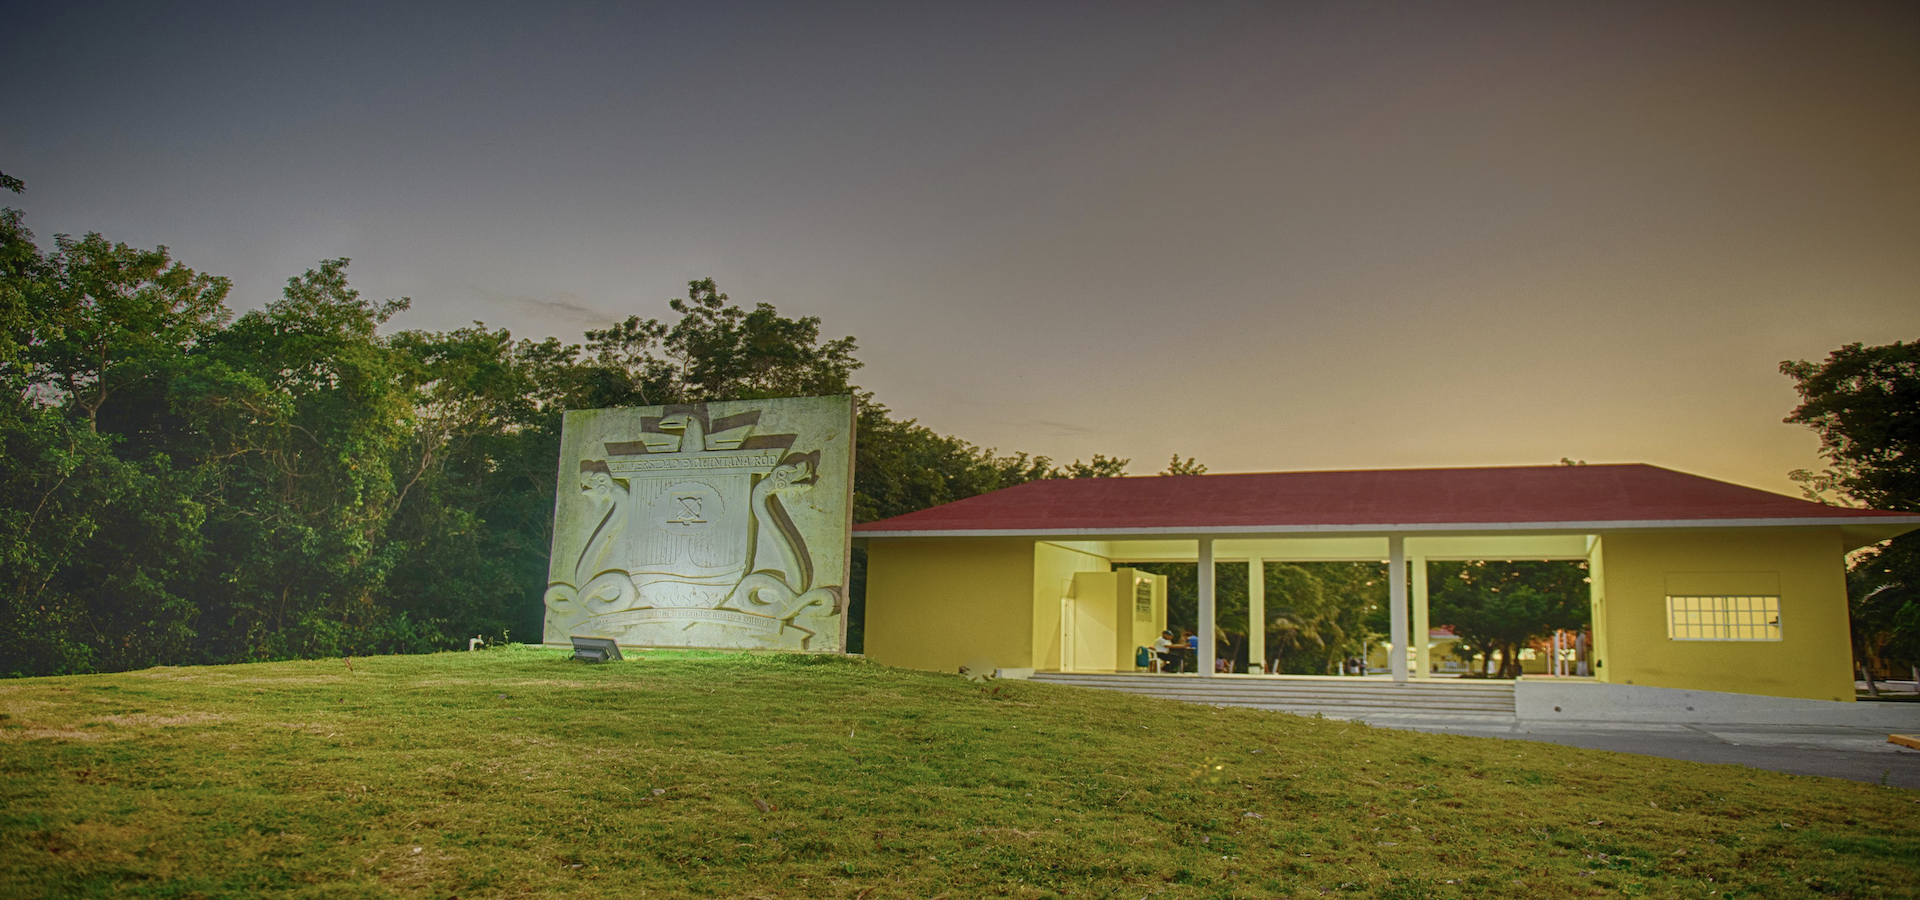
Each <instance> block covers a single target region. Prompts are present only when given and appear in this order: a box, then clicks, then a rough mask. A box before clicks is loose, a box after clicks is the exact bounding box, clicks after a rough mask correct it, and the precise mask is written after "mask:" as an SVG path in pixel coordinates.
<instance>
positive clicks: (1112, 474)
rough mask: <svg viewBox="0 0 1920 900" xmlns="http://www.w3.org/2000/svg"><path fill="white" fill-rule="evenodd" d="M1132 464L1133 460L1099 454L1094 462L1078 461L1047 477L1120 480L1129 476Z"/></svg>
mask: <svg viewBox="0 0 1920 900" xmlns="http://www.w3.org/2000/svg"><path fill="white" fill-rule="evenodd" d="M1042 459H1044V457H1042ZM1130 462H1133V460H1130V459H1121V458H1119V457H1114V456H1105V455H1102V454H1099V453H1095V454H1094V455H1093V459H1092V461H1090V462H1081V461H1079V460H1077V459H1076V460H1074V461H1073V462H1071V463H1068V464H1067V465H1065V466H1062V467H1061V468H1059V469H1057V470H1055V471H1052V472H1049V473H1047V477H1048V478H1118V477H1120V476H1122V475H1125V474H1127V463H1130Z"/></svg>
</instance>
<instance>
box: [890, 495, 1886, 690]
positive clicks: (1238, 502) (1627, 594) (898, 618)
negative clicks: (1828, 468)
mask: <svg viewBox="0 0 1920 900" xmlns="http://www.w3.org/2000/svg"><path fill="white" fill-rule="evenodd" d="M1917 527H1920V515H1915V514H1911V513H1901V512H1889V511H1885V510H1871V509H1850V508H1844V507H1835V506H1825V505H1822V504H1818V503H1812V502H1809V501H1805V500H1800V499H1796V498H1793V497H1787V496H1783V495H1780V494H1774V493H1770V492H1767V491H1762V490H1757V489H1754V488H1748V487H1742V486H1739V485H1735V484H1729V483H1726V482H1722V481H1716V480H1713V479H1710V478H1703V477H1701V476H1697V475H1690V474H1686V473H1683V472H1676V471H1673V470H1670V469H1664V468H1660V467H1657V466H1650V465H1638V464H1633V465H1591V466H1529V467H1505V468H1459V469H1393V470H1361V471H1336V472H1272V473H1252V474H1226V475H1175V476H1148V477H1131V478H1090V479H1066V480H1049V481H1035V482H1029V483H1026V484H1022V485H1018V486H1015V487H1011V488H1006V489H1004V490H1000V491H995V492H992V493H989V494H983V495H980V496H977V497H971V498H968V499H966V500H960V501H957V502H954V503H948V504H945V505H942V506H937V507H933V508H931V509H925V510H921V511H919V512H914V513H909V514H907V515H904V516H897V517H894V518H891V519H886V520H882V521H878V522H868V523H864V524H861V525H857V526H855V528H854V537H855V539H856V541H859V542H861V543H863V544H864V545H865V547H866V549H867V612H866V654H867V655H868V656H869V657H870V658H872V659H874V660H876V661H879V662H882V663H886V664H889V665H898V666H906V667H910V668H919V669H930V670H940V671H948V672H951V671H954V670H956V669H957V668H958V667H960V666H961V665H964V664H967V663H970V662H977V661H979V660H983V659H990V660H992V661H993V662H994V664H995V665H996V666H997V667H1000V668H1004V669H1034V670H1037V671H1043V672H1044V671H1107V672H1112V671H1124V672H1131V671H1134V668H1133V665H1132V663H1133V658H1132V651H1133V649H1134V648H1135V647H1136V646H1140V645H1145V644H1149V643H1151V641H1152V636H1153V635H1155V634H1157V633H1158V632H1159V630H1160V628H1161V627H1162V624H1163V623H1164V621H1165V615H1166V612H1165V610H1166V605H1165V583H1164V579H1159V578H1158V576H1150V575H1146V574H1145V573H1140V572H1137V571H1135V570H1131V569H1128V568H1127V565H1128V564H1130V563H1153V562H1188V563H1198V564H1199V565H1200V584H1199V587H1200V603H1201V615H1200V628H1201V632H1202V634H1201V640H1200V657H1201V658H1200V660H1199V666H1198V670H1199V672H1200V673H1201V674H1202V675H1203V676H1210V675H1212V674H1213V672H1214V660H1213V655H1214V647H1215V643H1214V640H1213V638H1214V635H1213V622H1212V618H1213V616H1212V615H1211V607H1212V591H1213V574H1212V573H1213V572H1214V571H1215V569H1214V567H1215V566H1218V565H1246V566H1250V567H1252V569H1253V571H1254V572H1258V571H1260V569H1259V567H1260V566H1262V565H1263V564H1264V563H1265V562H1320V561H1339V560H1372V561H1380V560H1386V561H1388V565H1389V584H1390V587H1391V594H1390V595H1391V599H1390V604H1389V605H1390V612H1391V615H1390V620H1391V621H1392V623H1393V629H1392V630H1393V633H1392V634H1391V635H1390V636H1389V637H1390V640H1391V643H1392V645H1393V646H1394V647H1396V648H1407V647H1408V645H1409V640H1408V636H1409V635H1410V634H1427V633H1428V632H1429V627H1430V624H1438V623H1430V622H1429V621H1428V617H1427V608H1426V600H1427V584H1426V581H1427V579H1426V570H1427V566H1426V562H1427V561H1429V560H1462V559H1503V560H1504V559H1562V560H1582V561H1585V562H1586V563H1587V564H1588V567H1589V574H1590V576H1591V579H1592V590H1591V595H1592V603H1593V637H1594V646H1593V647H1592V649H1591V651H1590V657H1591V659H1592V661H1593V664H1594V666H1595V668H1594V677H1595V678H1597V679H1599V680H1601V681H1607V682H1612V683H1616V684H1634V685H1646V686H1654V687H1669V688H1690V689H1695V690H1709V691H1729V692H1735V693H1747V694H1762V695H1770V696H1776V697H1801V698H1808V699H1817V700H1851V699H1853V693H1854V689H1853V670H1852V650H1851V642H1850V640H1849V632H1848V620H1847V597H1846V581H1845V575H1846V559H1845V557H1846V554H1847V553H1848V552H1850V551H1852V550H1855V549H1858V548H1860V547H1864V546H1867V545H1870V544H1873V543H1877V542H1879V541H1883V540H1886V539H1888V538H1891V537H1895V536H1897V535H1900V534H1904V533H1906V532H1908V531H1911V530H1913V529H1915V528H1917ZM1116 573H1117V574H1116ZM1249 583H1250V585H1252V586H1255V587H1254V590H1253V591H1252V594H1253V596H1251V597H1250V598H1249V602H1250V606H1252V607H1253V609H1252V610H1250V615H1251V617H1262V616H1263V615H1264V613H1263V610H1262V609H1261V603H1262V598H1261V597H1260V596H1259V594H1260V588H1258V587H1257V586H1259V585H1261V584H1263V580H1262V579H1261V578H1258V577H1250V579H1249ZM1249 631H1250V640H1252V641H1256V642H1257V641H1260V640H1262V639H1263V635H1264V629H1260V628H1250V629H1249ZM1430 652H1431V651H1430V642H1428V641H1419V642H1414V646H1413V647H1412V648H1410V650H1403V651H1402V652H1399V653H1395V654H1392V660H1391V663H1392V665H1391V668H1392V672H1393V677H1394V678H1395V679H1396V680H1406V679H1408V678H1425V677H1430V671H1429V670H1430V660H1429V658H1428V654H1429V653H1430ZM1249 658H1251V659H1262V658H1264V653H1263V652H1259V651H1258V649H1257V648H1256V652H1254V653H1252V654H1250V655H1249Z"/></svg>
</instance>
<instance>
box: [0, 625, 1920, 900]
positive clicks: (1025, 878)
mask: <svg viewBox="0 0 1920 900" xmlns="http://www.w3.org/2000/svg"><path fill="white" fill-rule="evenodd" d="M0 713H4V714H5V718H4V720H0V773H3V774H0V797H3V801H0V896H6V897H20V898H25V897H71V896H102V897H105V896H115V897H124V896H131V897H254V896H280V897H356V898H358V897H385V896H404V897H435V898H446V897H460V898H473V897H494V896H522V895H534V896H568V897H680V896H715V897H842V898H858V900H883V898H909V897H911V898H932V897H940V896H946V897H951V898H964V897H1001V896H1004V897H1018V898H1040V897H1056V896H1066V897H1109V896H1111V897H1125V898H1129V900H1131V898H1136V897H1270V896H1276V895H1277V896H1288V897H1292V896H1301V897H1315V896H1323V895H1324V896H1373V897H1406V898H1413V897H1528V898H1538V897H1572V896H1583V895H1612V896H1620V895H1626V896H1655V897H1702V898H1706V897H1739V896H1749V897H1801V896H1806V897H1811V896H1842V897H1847V896H1851V897H1881V896H1886V897H1909V896H1915V895H1916V893H1920V829H1917V828H1916V827H1915V824H1914V823H1915V819H1916V814H1920V805H1917V804H1920V794H1916V793H1914V792H1909V791H1902V790H1897V789H1891V788H1884V787H1877V786H1873V785H1863V784H1855V783H1851V782H1845V781H1837V780H1828V779H1817V778H1796V777H1793V776H1789V775H1779V774H1774V773H1770V772H1761V771H1755V770H1751V769H1744V768H1736V767H1728V766H1707V765H1699V764H1694V763H1686V762H1679V761H1674V760H1666V759H1655V758H1648V757H1639V756H1627V755H1621V754H1613V753H1606V752H1601V751H1591V750H1580V749H1574V748H1568V747H1558V746H1553V745H1547V744H1534V743H1521V742H1508V741H1497V740H1492V739H1483V738H1469V737H1451V736H1433V735H1416V734H1408V733H1401V732H1394V731H1385V730H1379V729H1372V728H1367V727H1365V726H1359V725H1351V724H1347V723H1344V722H1338V721H1332V720H1320V719H1306V718H1299V717H1294V716H1287V715H1280V714H1276V713H1264V712H1257V711H1252V710H1216V709H1209V708H1204V707H1196V706H1186V705H1180V704H1174V703H1169V702H1165V701H1156V700H1149V699H1144V698H1138V697H1131V696H1126V695H1122V694H1112V693H1103V692H1095V691H1086V690H1079V689H1074V688H1066V687H1056V686H1051V685H1043V684H1030V683H1013V682H1000V683H994V684H987V685H981V684H974V683H969V682H966V681H964V680H961V679H959V678H957V677H953V676H944V675H934V674H926V673H918V672H909V671H902V670H897V669H888V668H885V667H881V666H877V665H871V664H866V663H862V662H859V661H855V660H845V659H838V658H822V657H796V656H722V655H699V654H666V653H658V654H647V655H646V656H645V658H643V659H639V660H636V661H630V662H626V663H609V664H605V665H600V666H590V665H585V664H580V663H574V662H571V661H568V660H566V659H565V658H564V655H563V654H560V653H556V652H550V651H543V650H530V649H518V648H516V649H501V650H493V651H483V652H478V653H449V654H441V655H436V656H416V657H382V658H374V659H355V660H352V661H351V665H349V664H348V662H346V661H342V660H338V659H335V660H324V661H315V662H291V663H271V664H258V665H245V666H222V667H209V668H184V669H173V668H169V669H154V670H149V671H144V672H133V673H128V674H122V675H104V676H83V677H72V678H49V679H32V680H24V681H14V682H4V683H0Z"/></svg>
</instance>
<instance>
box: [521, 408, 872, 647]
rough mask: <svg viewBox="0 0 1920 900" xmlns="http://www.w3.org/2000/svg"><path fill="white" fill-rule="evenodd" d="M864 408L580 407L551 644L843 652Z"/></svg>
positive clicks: (563, 448)
mask: <svg viewBox="0 0 1920 900" xmlns="http://www.w3.org/2000/svg"><path fill="white" fill-rule="evenodd" d="M853 423H854V405H853V398H852V397H797V398H785V399H777V400H737V401H725V402H712V403H697V404H689V405H674V406H650V407H630V408H620V409H588V410H570V411H568V412H567V414H566V418H565V420H564V423H563V425H562V428H561V437H560V482H559V483H560V490H559V492H558V496H557V497H556V498H555V502H554V514H553V552H552V556H551V557H550V560H549V564H548V576H547V592H546V598H545V600H546V628H545V641H546V642H547V643H554V644H564V643H567V641H568V638H570V637H574V636H580V637H603V638H611V639H613V640H615V641H618V642H619V643H621V644H623V645H628V646H642V647H706V648H720V649H767V650H809V651H832V652H838V651H841V650H843V649H845V646H846V583H847V569H848V549H849V547H850V546H851V545H850V543H849V540H848V536H849V534H850V532H851V530H852V526H853V427H854V425H853Z"/></svg>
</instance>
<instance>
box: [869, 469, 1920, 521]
mask: <svg viewBox="0 0 1920 900" xmlns="http://www.w3.org/2000/svg"><path fill="white" fill-rule="evenodd" d="M1848 519H1850V520H1852V521H1851V522H1843V521H1836V520H1848ZM1782 520H1789V521H1782ZM1790 520H1801V523H1802V524H1815V523H1827V522H1831V524H1835V525H1840V524H1854V525H1861V524H1871V525H1883V526H1888V525H1891V526H1897V525H1902V524H1907V523H1916V524H1920V516H1916V515H1914V514H1911V513H1899V512H1887V511H1883V510H1868V509H1851V508H1846V507H1838V506H1826V505H1823V504H1819V503H1813V502H1809V501H1806V500H1799V499H1795V498H1793V497H1787V496H1783V495H1781V494H1775V493H1770V492H1768V491H1762V490H1756V489H1754V488H1749V487H1741V486H1740V485H1737V484H1728V483H1727V482H1724V481H1715V480H1713V479H1711V478H1702V477H1700V476H1698V475H1689V474H1686V473H1684V472H1675V471H1673V470H1671V469H1663V468H1660V467H1659V466H1649V465H1643V464H1632V465H1595V466H1514V467H1505V468H1481V469H1377V470H1362V471H1347V472H1263V473H1250V474H1241V475H1161V476H1147V477H1136V478H1081V479H1057V480H1049V481H1032V482H1028V483H1026V484H1021V485H1016V486H1014V487H1010V488H1005V489H1003V490H998V491H994V492H992V493H990V494H982V495H980V496H978V497H970V498H968V499H965V500H959V501H955V502H953V503H947V504H943V505H941V506H936V507H933V508H931V509H923V510H920V511H919V512H912V513H908V514H906V515H903V516H895V517H893V518H891V519H883V520H881V521H878V522H867V523H863V524H860V525H856V526H854V532H855V533H856V534H860V535H866V536H879V535H890V534H893V535H903V536H904V535H910V534H918V533H934V534H937V533H949V534H951V533H973V532H979V533H1026V532H1067V533H1080V534H1087V533H1102V532H1113V533H1132V532H1141V531H1151V532H1168V531H1178V530H1179V529H1192V530H1195V531H1210V530H1215V529H1221V530H1228V531H1235V530H1257V529H1272V530H1274V531H1280V532H1285V531H1292V530H1301V531H1312V530H1336V531H1337V530H1365V529H1366V528H1367V527H1369V526H1384V527H1387V528H1388V529H1390V528H1391V527H1392V526H1450V527H1453V528H1463V527H1472V526H1475V525H1516V526H1521V527H1523V528H1524V527H1525V526H1526V525H1529V524H1541V525H1544V524H1548V523H1554V524H1558V523H1567V524H1581V525H1585V524H1592V525H1604V524H1607V523H1618V524H1620V525H1622V526H1628V525H1639V524H1657V523H1671V522H1693V523H1715V522H1717V523H1723V524H1727V525H1736V524H1743V525H1776V524H1781V525H1784V524H1796V523H1795V522H1794V521H1790ZM1806 520H1812V521H1806ZM1863 520H1864V521H1863ZM1902 520H1904V521H1902ZM1898 530H1901V531H1904V530H1906V529H1898Z"/></svg>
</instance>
